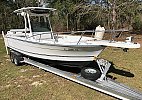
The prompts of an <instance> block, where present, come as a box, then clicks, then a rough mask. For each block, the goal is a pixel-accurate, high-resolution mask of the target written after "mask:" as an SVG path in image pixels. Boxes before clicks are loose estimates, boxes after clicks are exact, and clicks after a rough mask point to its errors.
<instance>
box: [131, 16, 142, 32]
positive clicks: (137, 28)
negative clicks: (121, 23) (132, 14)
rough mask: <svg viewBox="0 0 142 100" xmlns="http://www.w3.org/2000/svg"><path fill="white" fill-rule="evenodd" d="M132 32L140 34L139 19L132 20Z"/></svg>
mask: <svg viewBox="0 0 142 100" xmlns="http://www.w3.org/2000/svg"><path fill="white" fill-rule="evenodd" d="M132 27H133V30H134V31H136V32H142V21H141V19H140V18H139V17H136V18H135V19H134V23H132Z"/></svg>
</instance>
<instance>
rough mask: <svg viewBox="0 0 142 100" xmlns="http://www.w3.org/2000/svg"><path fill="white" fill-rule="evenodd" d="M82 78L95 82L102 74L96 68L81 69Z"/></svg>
mask: <svg viewBox="0 0 142 100" xmlns="http://www.w3.org/2000/svg"><path fill="white" fill-rule="evenodd" d="M81 76H82V77H84V78H85V79H89V80H92V81H95V80H97V79H98V78H99V77H100V76H101V72H100V71H99V70H98V69H96V68H92V67H84V68H82V69H81Z"/></svg>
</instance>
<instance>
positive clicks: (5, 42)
mask: <svg viewBox="0 0 142 100" xmlns="http://www.w3.org/2000/svg"><path fill="white" fill-rule="evenodd" d="M2 36H3V39H4V44H5V49H6V53H7V54H9V52H8V48H7V40H6V38H5V35H4V32H3V31H2Z"/></svg>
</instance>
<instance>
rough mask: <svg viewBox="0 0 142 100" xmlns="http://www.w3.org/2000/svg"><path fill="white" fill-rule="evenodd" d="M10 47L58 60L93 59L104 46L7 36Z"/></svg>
mask: <svg viewBox="0 0 142 100" xmlns="http://www.w3.org/2000/svg"><path fill="white" fill-rule="evenodd" d="M7 43H8V47H9V48H11V49H13V50H15V51H18V52H20V53H22V54H25V55H28V56H31V57H35V58H41V59H47V60H56V61H93V60H94V57H97V56H98V55H99V54H100V53H101V51H102V50H103V49H104V48H105V47H104V46H99V45H98V46H95V47H94V46H90V47H89V46H86V47H85V46H80V45H78V46H77V45H75V46H63V45H58V44H54V45H53V44H45V43H40V42H37V41H30V40H23V39H18V38H17V37H16V38H14V37H8V38H7Z"/></svg>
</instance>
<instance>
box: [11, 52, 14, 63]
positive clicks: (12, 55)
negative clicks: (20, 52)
mask: <svg viewBox="0 0 142 100" xmlns="http://www.w3.org/2000/svg"><path fill="white" fill-rule="evenodd" d="M10 61H11V62H12V63H14V54H13V53H12V52H10Z"/></svg>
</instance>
